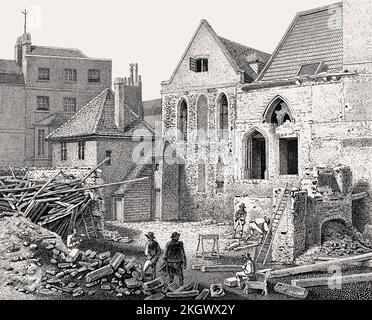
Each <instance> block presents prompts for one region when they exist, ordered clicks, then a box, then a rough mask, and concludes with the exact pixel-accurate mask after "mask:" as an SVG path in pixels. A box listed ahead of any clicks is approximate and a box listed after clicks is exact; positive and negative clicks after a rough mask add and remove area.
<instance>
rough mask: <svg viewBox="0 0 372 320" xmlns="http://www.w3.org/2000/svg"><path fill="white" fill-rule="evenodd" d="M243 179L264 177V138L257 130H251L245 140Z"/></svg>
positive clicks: (265, 168)
mask: <svg viewBox="0 0 372 320" xmlns="http://www.w3.org/2000/svg"><path fill="white" fill-rule="evenodd" d="M246 144H247V145H246V161H245V163H246V166H245V170H244V178H245V179H265V178H266V170H267V155H266V147H267V143H266V139H265V137H264V136H263V135H262V134H261V133H260V132H258V131H255V132H253V133H252V134H251V135H250V137H248V139H247V142H246Z"/></svg>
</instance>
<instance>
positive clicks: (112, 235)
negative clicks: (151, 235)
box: [101, 229, 133, 243]
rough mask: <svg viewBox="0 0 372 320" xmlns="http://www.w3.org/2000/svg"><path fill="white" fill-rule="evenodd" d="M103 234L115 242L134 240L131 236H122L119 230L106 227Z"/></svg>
mask: <svg viewBox="0 0 372 320" xmlns="http://www.w3.org/2000/svg"><path fill="white" fill-rule="evenodd" d="M101 234H102V236H103V238H104V239H106V240H109V241H113V242H120V243H129V242H132V241H133V239H130V238H129V237H123V236H121V235H120V233H119V232H118V231H113V230H107V229H105V230H102V231H101Z"/></svg>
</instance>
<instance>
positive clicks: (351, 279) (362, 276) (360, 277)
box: [291, 272, 372, 288]
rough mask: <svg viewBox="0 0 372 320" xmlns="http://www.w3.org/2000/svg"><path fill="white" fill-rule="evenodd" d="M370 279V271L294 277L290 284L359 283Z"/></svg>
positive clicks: (325, 284) (316, 285) (302, 285)
mask: <svg viewBox="0 0 372 320" xmlns="http://www.w3.org/2000/svg"><path fill="white" fill-rule="evenodd" d="M367 281H372V273H371V272H369V273H359V274H350V275H346V276H339V277H335V276H330V277H322V278H308V279H296V280H292V281H291V284H292V285H294V286H299V287H303V288H309V287H318V286H328V285H338V284H339V285H343V284H347V283H359V282H367Z"/></svg>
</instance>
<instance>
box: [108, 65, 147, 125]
mask: <svg viewBox="0 0 372 320" xmlns="http://www.w3.org/2000/svg"><path fill="white" fill-rule="evenodd" d="M129 74H130V76H129V77H128V78H127V77H125V78H116V79H115V82H114V90H115V123H116V126H117V127H118V128H119V130H123V129H124V128H125V126H126V125H128V124H129V123H131V122H132V121H134V120H136V119H138V118H139V119H143V104H142V81H141V76H139V75H138V64H137V63H131V64H130V67H129ZM124 105H126V107H125V106H124ZM128 108H130V109H131V110H132V111H133V112H130V110H128Z"/></svg>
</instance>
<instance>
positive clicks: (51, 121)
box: [35, 113, 68, 128]
mask: <svg viewBox="0 0 372 320" xmlns="http://www.w3.org/2000/svg"><path fill="white" fill-rule="evenodd" d="M67 120H68V118H67V117H66V116H65V115H63V114H61V113H53V114H51V115H49V116H47V117H45V118H43V119H41V120H40V121H38V122H36V123H35V125H36V126H46V127H52V128H57V127H60V126H61V125H62V124H64V123H65V122H66V121H67Z"/></svg>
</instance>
